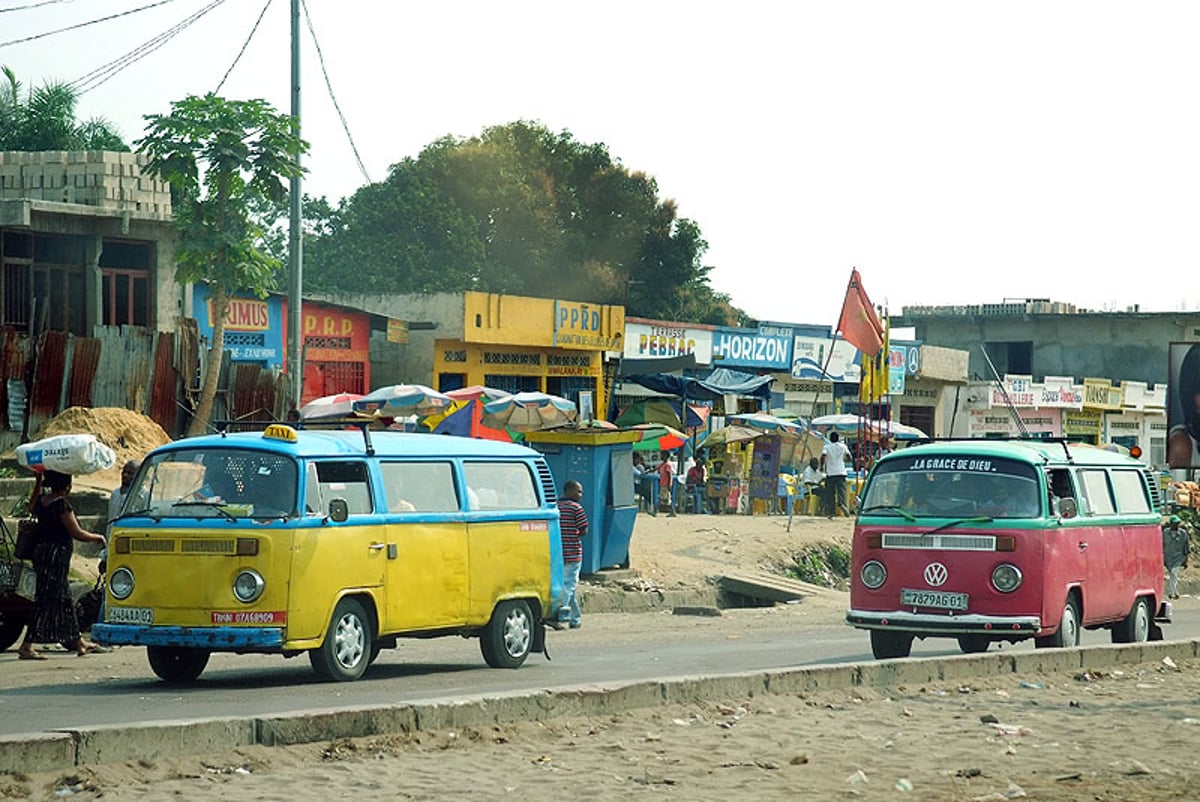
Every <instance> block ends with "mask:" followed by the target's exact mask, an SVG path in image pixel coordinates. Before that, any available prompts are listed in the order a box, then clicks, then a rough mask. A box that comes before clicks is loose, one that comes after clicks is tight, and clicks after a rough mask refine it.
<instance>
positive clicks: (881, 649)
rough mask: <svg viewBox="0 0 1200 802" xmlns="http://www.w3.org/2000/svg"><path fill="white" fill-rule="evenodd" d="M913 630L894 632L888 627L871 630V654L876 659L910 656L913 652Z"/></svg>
mask: <svg viewBox="0 0 1200 802" xmlns="http://www.w3.org/2000/svg"><path fill="white" fill-rule="evenodd" d="M912 642H913V635H912V633H911V632H892V631H890V630H886V629H873V630H871V654H873V655H875V659H876V660H890V659H892V658H894V657H908V656H909V654H911V653H912Z"/></svg>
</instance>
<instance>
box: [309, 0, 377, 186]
mask: <svg viewBox="0 0 1200 802" xmlns="http://www.w3.org/2000/svg"><path fill="white" fill-rule="evenodd" d="M300 5H301V6H302V7H303V8H304V22H305V24H306V25H308V34H309V36H311V37H312V40H313V46H314V47H315V48H316V49H317V61H318V62H319V63H320V65H321V75H323V76H324V77H325V88H326V89H327V90H328V91H329V99H330V100H331V101H333V108H334V110H335V111H337V116H338V119H339V120H341V121H342V130H343V131H345V132H346V139H347V140H348V141H349V142H350V150H351V151H353V152H354V161H355V162H357V163H358V171H359V172H360V173H362V177H363V179H364V180H366V182H367V183H368V184H370V183H372V182H371V176H369V175H368V174H367V167H366V165H365V164H363V160H362V156H360V155H359V153H358V146H357V145H355V144H354V136H353V135H352V134H351V133H350V125H349V124H348V123H347V122H346V115H344V114H342V107H341V106H340V105H339V104H338V101H337V97H336V96H335V95H334V93H333V84H332V83H330V82H329V73H328V72H327V71H326V69H325V56H324V55H322V53H321V43H320V42H318V41H317V32H316V31H315V30H313V23H312V15H311V14H309V13H308V3H306V2H305V1H304V0H300Z"/></svg>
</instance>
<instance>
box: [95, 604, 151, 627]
mask: <svg viewBox="0 0 1200 802" xmlns="http://www.w3.org/2000/svg"><path fill="white" fill-rule="evenodd" d="M104 620H105V621H107V622H108V623H110V624H153V623H154V608H153V607H113V606H112V605H109V606H108V607H107V608H106V609H105V610H104Z"/></svg>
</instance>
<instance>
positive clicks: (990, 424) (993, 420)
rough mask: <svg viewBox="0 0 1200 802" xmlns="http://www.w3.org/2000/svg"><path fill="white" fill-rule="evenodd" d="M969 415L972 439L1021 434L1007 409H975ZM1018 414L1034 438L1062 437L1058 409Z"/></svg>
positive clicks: (1025, 411) (1021, 411)
mask: <svg viewBox="0 0 1200 802" xmlns="http://www.w3.org/2000/svg"><path fill="white" fill-rule="evenodd" d="M968 414H969V417H968V421H969V423H970V436H971V437H986V436H987V435H999V436H1002V437H1016V436H1018V435H1019V434H1020V431H1019V430H1018V429H1017V425H1016V423H1014V422H1013V419H1012V415H1011V414H1010V412H1009V410H1007V409H973V410H970V412H969V413H968ZM1017 414H1018V415H1019V416H1020V418H1021V423H1023V424H1024V426H1025V431H1026V432H1028V433H1029V434H1030V435H1032V436H1034V437H1061V436H1062V413H1061V412H1060V411H1059V410H1057V409H1019V410H1017Z"/></svg>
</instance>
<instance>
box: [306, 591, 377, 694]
mask: <svg viewBox="0 0 1200 802" xmlns="http://www.w3.org/2000/svg"><path fill="white" fill-rule="evenodd" d="M373 638H374V634H373V632H372V627H371V619H370V618H369V617H368V616H367V611H366V610H365V609H363V606H362V602H360V601H358V599H350V598H346V599H342V600H341V601H340V602H338V604H337V607H335V608H334V610H333V617H332V618H331V619H329V628H328V629H327V630H326V631H325V641H324V642H323V643H322V644H321V645H320V646H318V647H317V648H316V649H313V650H312V651H310V652H309V653H308V661H309V662H310V663H312V667H313V671H315V672H316V673H317V676H319V677H321V678H322V679H327V680H333V681H334V682H351V681H353V680H356V679H358V678H359V677H361V676H362V675H363V673H364V672H365V671H366V670H367V666H368V665H369V664H370V662H371V641H372V640H373Z"/></svg>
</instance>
